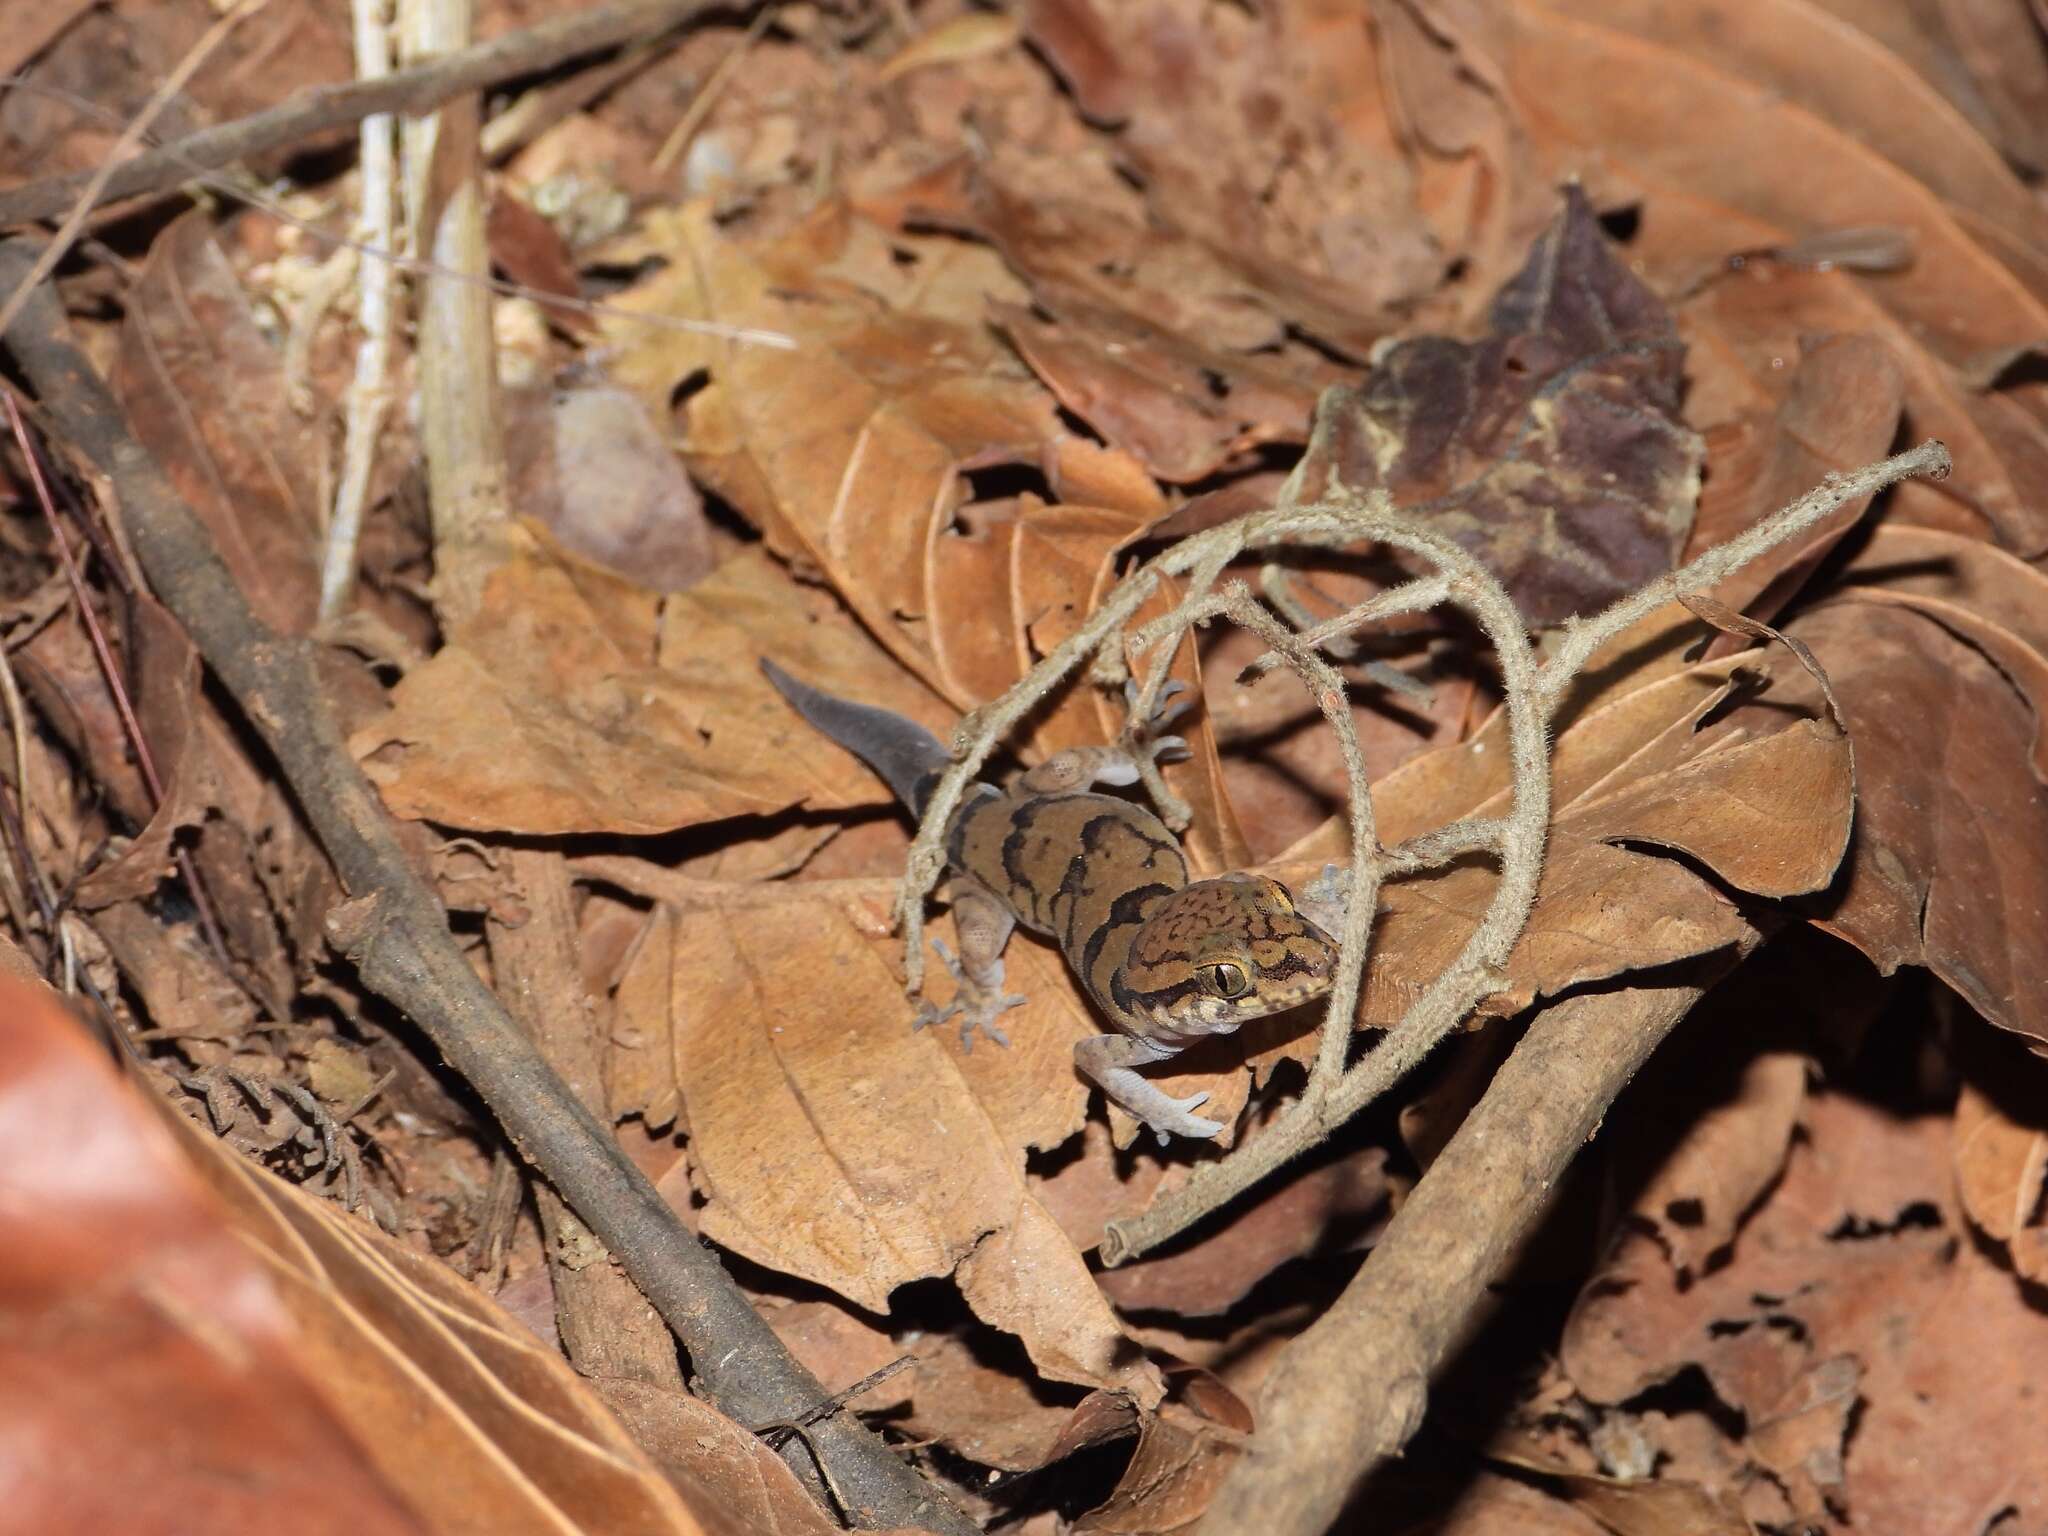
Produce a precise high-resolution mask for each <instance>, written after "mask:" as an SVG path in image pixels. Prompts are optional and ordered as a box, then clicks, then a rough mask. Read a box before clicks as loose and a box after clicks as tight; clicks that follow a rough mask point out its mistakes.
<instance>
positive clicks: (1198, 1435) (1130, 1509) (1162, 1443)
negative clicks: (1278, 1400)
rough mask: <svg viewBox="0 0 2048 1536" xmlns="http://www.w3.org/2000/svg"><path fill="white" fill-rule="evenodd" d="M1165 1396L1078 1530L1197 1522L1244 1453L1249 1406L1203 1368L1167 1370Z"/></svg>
mask: <svg viewBox="0 0 2048 1536" xmlns="http://www.w3.org/2000/svg"><path fill="white" fill-rule="evenodd" d="M1168 1380H1169V1382H1170V1383H1171V1384H1172V1387H1173V1389H1174V1391H1173V1396H1172V1397H1171V1398H1169V1399H1168V1400H1167V1401H1166V1402H1165V1403H1164V1404H1162V1405H1161V1407H1160V1410H1159V1412H1158V1414H1157V1415H1156V1416H1154V1417H1153V1418H1152V1419H1150V1420H1149V1421H1148V1422H1147V1423H1146V1425H1145V1427H1144V1429H1143V1430H1142V1431H1141V1432H1140V1434H1139V1437H1138V1449H1137V1451H1136V1453H1135V1454H1133V1456H1132V1457H1131V1462H1130V1465H1129V1466H1127V1467H1126V1468H1124V1475H1123V1477H1122V1478H1121V1479H1119V1480H1118V1482H1117V1485H1116V1489H1115V1491H1114V1492H1113V1493H1111V1495H1110V1496H1109V1499H1108V1501H1107V1502H1106V1503H1104V1504H1102V1505H1101V1506H1100V1507H1099V1508H1097V1509H1094V1510H1091V1511H1090V1512H1089V1513H1088V1514H1086V1515H1084V1516H1083V1517H1082V1518H1081V1520H1080V1521H1079V1522H1078V1523H1077V1524H1076V1525H1075V1526H1074V1530H1075V1532H1076V1533H1077V1536H1079V1533H1088V1536H1095V1533H1111V1532H1115V1533H1119V1536H1123V1533H1128V1536H1153V1533H1163V1532H1171V1531H1180V1530H1186V1529H1187V1528H1189V1527H1190V1526H1192V1525H1194V1524H1195V1523H1196V1522H1197V1521H1198V1520H1200V1519H1201V1517H1202V1515H1203V1513H1204V1512H1205V1511H1207V1509H1208V1507H1209V1501H1210V1500H1211V1499H1213V1498H1214V1497H1215V1495H1216V1489H1217V1487H1218V1486H1219V1485H1220V1484H1221V1483H1222V1481H1223V1478H1224V1477H1225V1475H1226V1474H1227V1473H1228V1472H1229V1470H1230V1467H1231V1465H1232V1463H1234V1462H1235V1461H1236V1460H1237V1458H1238V1457H1239V1456H1241V1455H1243V1454H1244V1445H1245V1440H1246V1438H1247V1437H1248V1436H1249V1435H1250V1433H1251V1429H1252V1415H1251V1410H1250V1409H1249V1408H1247V1407H1246V1406H1245V1404H1244V1403H1243V1401H1242V1400H1240V1399H1239V1397H1238V1396H1237V1394H1236V1393H1234V1392H1232V1391H1231V1390H1230V1389H1229V1388H1228V1387H1226V1386H1224V1385H1223V1383H1222V1382H1221V1381H1219V1380H1217V1378H1216V1377H1214V1376H1212V1375H1211V1374H1210V1373H1209V1372H1207V1371H1203V1370H1198V1369H1196V1368H1194V1367H1192V1366H1182V1367H1177V1368H1175V1369H1174V1370H1172V1371H1171V1372H1169V1375H1168Z"/></svg>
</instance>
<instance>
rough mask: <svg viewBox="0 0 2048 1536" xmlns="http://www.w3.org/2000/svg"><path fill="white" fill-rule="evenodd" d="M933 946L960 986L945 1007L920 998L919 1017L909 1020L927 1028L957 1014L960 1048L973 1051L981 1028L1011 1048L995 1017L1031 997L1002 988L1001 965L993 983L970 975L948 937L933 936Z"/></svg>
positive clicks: (985, 1033) (916, 1028) (1004, 1046)
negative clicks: (953, 949)
mask: <svg viewBox="0 0 2048 1536" xmlns="http://www.w3.org/2000/svg"><path fill="white" fill-rule="evenodd" d="M932 948H933V949H935V950H937V951H938V952H939V961H940V963H941V964H942V965H944V966H945V967H946V970H947V971H948V972H949V973H950V974H951V976H952V978H953V980H954V981H955V982H956V983H957V984H958V987H959V990H958V991H957V992H956V993H955V994H954V996H953V1001H951V1002H950V1003H948V1004H946V1006H945V1007H943V1008H940V1007H936V1006H934V1005H933V1004H931V1003H929V1002H922V1001H921V1002H919V1003H918V1005H917V1017H916V1018H914V1019H912V1020H911V1021H910V1027H911V1028H912V1029H913V1030H921V1029H927V1028H929V1027H931V1026H932V1025H935V1024H943V1023H945V1022H946V1021H947V1020H948V1019H950V1018H953V1017H955V1016H958V1018H959V1020H960V1049H961V1050H962V1051H963V1052H965V1053H968V1054H970V1055H971V1054H972V1053H973V1051H974V1032H975V1031H976V1030H977V1029H978V1030H980V1031H981V1032H982V1034H984V1035H985V1036H987V1037H988V1038H989V1039H991V1040H993V1041H995V1043H996V1044H997V1045H999V1046H1001V1047H1002V1048H1003V1049H1004V1050H1008V1049H1009V1048H1010V1037H1009V1036H1008V1035H1006V1034H1004V1033H1003V1031H1002V1030H1000V1029H998V1028H997V1027H996V1020H997V1019H999V1018H1001V1017H1002V1016H1003V1015H1004V1014H1006V1013H1008V1012H1009V1011H1010V1010H1011V1009H1012V1008H1021V1007H1022V1006H1023V1005H1024V1003H1025V1002H1026V1001H1028V999H1026V998H1025V997H1024V995H1023V994H1022V993H1018V992H1004V991H1003V990H1002V971H1001V969H1000V967H998V969H997V971H996V975H995V978H994V983H993V985H989V984H985V983H984V982H983V981H981V980H980V979H979V978H977V977H975V976H973V975H971V974H970V973H969V972H968V970H967V968H966V967H965V966H963V965H962V964H961V963H960V961H959V959H958V957H957V956H955V955H954V953H953V951H952V950H950V949H948V948H947V947H946V941H945V940H944V939H941V938H936V937H935V938H933V940H932Z"/></svg>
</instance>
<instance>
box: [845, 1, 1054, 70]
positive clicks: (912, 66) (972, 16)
mask: <svg viewBox="0 0 2048 1536" xmlns="http://www.w3.org/2000/svg"><path fill="white" fill-rule="evenodd" d="M1021 32H1022V28H1021V27H1020V26H1019V24H1018V22H1017V19H1016V18H1015V17H1014V16H1005V15H1002V14H1001V13H999V12H993V11H969V12H967V13H966V14H965V15H961V16H955V17H954V18H953V19H952V20H950V21H944V22H941V23H940V24H939V25H938V26H936V27H933V28H932V29H931V30H930V31H929V32H925V33H921V34H920V35H919V36H917V37H916V38H914V39H912V40H911V42H910V43H909V44H907V45H906V46H905V47H904V48H902V49H901V50H900V51H899V52H897V53H896V54H895V55H894V56H892V57H891V58H890V60H889V62H888V63H886V64H884V65H883V66H882V67H881V68H880V69H878V70H877V71H876V72H875V82H876V84H878V85H886V84H888V82H890V81H891V80H895V79H899V78H901V77H902V76H904V75H907V74H909V73H911V72H912V71H913V70H919V69H930V68H932V67H933V66H935V65H939V64H967V63H971V62H973V61H974V60H976V59H980V58H983V57H986V56H987V55H989V54H991V53H1001V52H1002V51H1003V50H1004V49H1006V48H1010V47H1012V46H1014V45H1015V44H1016V41H1017V39H1018V37H1019V36H1020V35H1021Z"/></svg>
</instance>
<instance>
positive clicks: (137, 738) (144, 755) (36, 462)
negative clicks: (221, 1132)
mask: <svg viewBox="0 0 2048 1536" xmlns="http://www.w3.org/2000/svg"><path fill="white" fill-rule="evenodd" d="M0 399H4V400H5V403H6V407H7V424H8V426H9V427H10V428H11V429H12V430H13V432H14V440H15V442H17V443H18V444H20V446H21V456H22V459H23V461H24V462H25V463H26V464H27V465H28V474H29V480H30V483H31V484H33V485H34V487H35V492H36V500H37V502H38V503H39V504H40V505H41V507H42V511H43V520H44V522H45V523H47V524H48V526H49V529H50V542H51V543H52V544H53V545H54V546H55V547H56V550H57V563H58V565H59V566H61V567H62V568H63V571H64V579H65V581H66V583H67V584H68V585H69V586H70V588H71V601H72V603H73V604H74V605H75V606H76V607H77V609H78V622H79V625H80V626H81V627H82V628H83V629H84V630H85V633H86V635H87V637H88V638H89V639H90V640H91V642H92V650H93V655H94V657H95V658H96V659H97V660H98V661H99V664H100V675H101V677H102V678H104V679H105V681H106V685H107V694H108V697H110V698H111V699H113V701H114V710H115V712H116V713H117V714H119V715H120V717H121V729H122V730H123V731H124V732H126V733H127V736H128V744H129V745H130V746H131V747H133V748H134V749H135V762H136V766H137V767H139V768H140V769H141V770H142V780H143V783H144V785H145V786H146V787H147V788H148V790H149V807H150V810H151V811H152V812H154V811H157V810H160V809H162V807H163V803H164V781H163V775H162V774H160V773H159V772H158V771H157V766H156V753H155V752H154V751H152V750H151V748H150V745H149V737H148V736H147V735H146V734H144V732H143V729H142V721H141V720H140V719H138V718H137V717H136V714H135V704H134V701H133V700H132V699H130V698H129V697H128V684H127V680H126V679H125V678H123V677H122V675H121V668H120V666H119V664H118V663H117V662H116V661H115V660H114V649H113V647H112V646H111V645H109V644H108V643H107V633H106V629H105V627H104V626H103V625H102V624H101V623H100V618H99V614H98V613H97V612H96V611H95V610H94V608H93V605H92V599H91V597H90V596H89V595H88V594H87V592H86V590H85V575H84V573H83V572H82V571H81V570H80V569H79V564H78V561H77V560H76V559H74V558H73V556H72V553H71V541H70V540H69V539H67V538H66V537H65V536H64V525H63V523H62V522H61V521H60V520H59V519H58V517H57V504H56V502H55V501H53V500H52V499H51V496H50V487H49V484H48V482H46V481H45V480H44V478H43V465H42V458H41V456H40V455H39V454H37V452H36V450H35V445H34V443H33V442H31V441H30V439H29V435H28V425H27V423H26V422H24V421H23V420H22V419H21V407H20V406H19V405H18V404H17V403H16V401H15V398H14V391H13V390H11V389H0ZM171 858H172V861H173V862H174V863H176V864H177V866H178V876H179V878H180V879H182V880H183V881H184V882H185V890H186V893H187V894H188V895H190V896H191V898H192V910H193V911H194V912H195V913H197V914H198V917H199V930H200V932H201V933H202V934H204V935H205V938H206V947H207V948H208V949H210V950H212V951H213V957H214V959H215V960H217V961H218V962H219V963H220V967H221V970H222V972H223V973H224V974H226V975H228V976H230V977H232V976H234V975H235V974H236V972H235V964H234V961H233V960H232V959H231V958H230V957H229V955H228V941H227V936H226V934H224V933H223V932H222V931H221V926H220V919H219V918H218V917H217V916H216V915H215V914H214V910H213V902H212V899H211V898H210V897H208V895H207V893H206V886H205V884H204V883H203V882H202V881H201V880H200V878H199V869H198V866H197V865H195V864H194V863H193V862H192V853H191V850H190V849H187V848H173V849H172V850H171Z"/></svg>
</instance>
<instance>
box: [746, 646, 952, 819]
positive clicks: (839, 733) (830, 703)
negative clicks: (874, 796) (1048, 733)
mask: <svg viewBox="0 0 2048 1536" xmlns="http://www.w3.org/2000/svg"><path fill="white" fill-rule="evenodd" d="M761 670H762V671H763V672H765V673H766V674H767V675H768V681H769V682H771V683H773V684H774V685H775V687H776V691H777V692H779V693H780V694H781V695H782V696H783V697H784V698H785V699H787V700H789V703H790V707H791V708H793V709H794V710H795V711H796V712H797V713H798V714H800V715H802V716H803V717H804V719H805V720H807V721H809V722H810V724H811V725H812V727H813V728H815V729H816V730H818V731H820V732H822V733H823V734H824V735H827V736H829V737H831V738H832V739H833V740H834V741H836V742H838V743H839V745H840V746H842V747H844V748H846V750H847V751H849V752H851V753H852V754H853V755H854V756H855V757H857V758H859V759H860V760H861V761H862V762H864V763H866V764H867V765H868V766H869V767H870V768H872V769H874V770H875V772H876V773H878V774H880V775H881V777H882V779H883V781H884V782H885V783H887V784H888V786H889V788H891V789H892V790H894V791H895V792H896V798H897V799H898V800H901V801H902V802H903V803H904V804H905V805H907V806H909V807H910V810H911V814H912V815H916V816H922V815H923V814H924V808H925V806H927V805H928V804H930V803H931V797H932V789H933V788H934V786H936V785H937V783H938V782H939V775H940V774H941V773H943V772H945V771H946V769H947V768H948V767H950V766H951V765H952V762H953V754H952V753H950V752H948V751H947V750H946V749H945V747H944V746H943V745H941V743H940V741H939V738H938V737H936V736H934V735H933V734H932V733H931V732H930V731H928V730H926V729H925V728H924V727H923V726H921V725H919V724H918V723H917V722H916V721H915V720H906V719H905V718H904V717H903V716H901V715H899V714H896V713H895V712H894V711H892V710H887V709H877V708H876V707H875V706H874V705H872V704H855V703H853V702H852V701H850V700H847V699H837V698H834V697H833V696H832V695H831V694H829V693H821V692H819V691H818V690H817V689H816V688H813V687H811V685H810V684H808V683H804V682H799V681H798V680H797V679H796V678H793V677H791V676H790V675H789V674H788V673H787V672H785V671H783V670H782V668H780V667H778V666H777V665H775V663H774V662H772V661H770V660H769V659H768V658H767V657H765V656H764V657H762V658H761Z"/></svg>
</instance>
